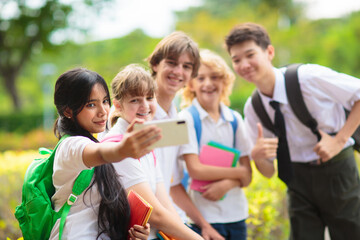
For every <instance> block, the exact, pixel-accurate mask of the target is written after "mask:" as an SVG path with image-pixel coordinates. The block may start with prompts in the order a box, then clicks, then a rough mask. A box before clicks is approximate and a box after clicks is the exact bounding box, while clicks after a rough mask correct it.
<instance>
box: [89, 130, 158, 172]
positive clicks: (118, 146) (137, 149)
mask: <svg viewBox="0 0 360 240" xmlns="http://www.w3.org/2000/svg"><path fill="white" fill-rule="evenodd" d="M160 138H161V129H159V128H157V127H155V126H149V127H146V128H144V129H141V130H138V131H133V132H130V133H128V132H127V133H125V135H124V138H123V139H122V140H121V141H120V142H116V143H115V142H104V143H90V144H88V145H86V147H85V149H84V151H83V161H84V164H85V165H86V166H88V167H94V166H98V165H101V164H106V163H112V162H119V161H121V160H123V159H125V158H128V157H131V158H134V159H138V158H140V157H142V156H144V155H145V154H147V153H149V152H150V151H151V149H150V148H149V147H150V146H151V145H152V144H153V143H155V142H156V141H158V140H160Z"/></svg>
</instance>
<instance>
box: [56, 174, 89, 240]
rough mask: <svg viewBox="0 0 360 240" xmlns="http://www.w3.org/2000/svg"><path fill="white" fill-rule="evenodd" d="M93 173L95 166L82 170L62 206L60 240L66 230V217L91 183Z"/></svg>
mask: <svg viewBox="0 0 360 240" xmlns="http://www.w3.org/2000/svg"><path fill="white" fill-rule="evenodd" d="M93 175H94V168H92V169H89V170H83V171H81V172H80V174H79V176H78V177H77V178H76V180H75V183H74V186H73V188H72V193H71V194H70V195H69V198H68V200H67V201H66V202H65V203H64V205H63V207H62V211H61V212H62V213H61V220H60V226H59V240H61V236H62V234H63V231H64V226H65V221H66V217H67V215H68V214H69V211H70V208H71V206H72V205H73V204H74V203H75V202H76V200H77V198H78V196H79V195H80V194H82V193H83V192H84V191H85V189H86V188H87V187H88V186H89V185H90V183H91V179H92V177H93Z"/></svg>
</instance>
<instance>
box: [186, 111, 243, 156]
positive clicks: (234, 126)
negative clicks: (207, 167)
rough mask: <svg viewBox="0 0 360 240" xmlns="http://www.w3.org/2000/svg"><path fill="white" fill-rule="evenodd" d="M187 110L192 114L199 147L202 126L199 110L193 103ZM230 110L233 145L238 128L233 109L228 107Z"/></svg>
mask: <svg viewBox="0 0 360 240" xmlns="http://www.w3.org/2000/svg"><path fill="white" fill-rule="evenodd" d="M187 110H188V111H189V112H190V113H191V116H192V118H193V120H194V128H195V132H196V139H197V142H198V146H199V148H200V140H201V133H202V126H201V120H200V114H199V111H198V110H197V109H196V107H195V106H194V105H191V106H190V107H188V108H187ZM230 111H231V114H232V115H233V120H232V121H231V122H230V123H231V126H232V129H233V133H234V143H233V145H234V147H235V134H236V130H237V128H238V122H237V119H236V117H235V113H234V110H231V109H230ZM199 150H200V149H199Z"/></svg>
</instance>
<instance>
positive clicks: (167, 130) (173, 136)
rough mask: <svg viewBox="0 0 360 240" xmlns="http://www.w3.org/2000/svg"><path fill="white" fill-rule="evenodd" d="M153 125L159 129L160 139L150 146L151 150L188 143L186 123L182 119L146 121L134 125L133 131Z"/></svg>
mask: <svg viewBox="0 0 360 240" xmlns="http://www.w3.org/2000/svg"><path fill="white" fill-rule="evenodd" d="M153 125H155V126H157V127H159V128H161V135H162V138H161V139H160V140H159V141H157V142H156V143H154V144H153V145H151V147H152V148H158V147H167V146H176V145H182V144H187V143H189V134H188V128H187V122H186V120H184V119H165V120H154V121H148V122H144V123H143V124H135V125H134V130H138V129H142V128H144V127H146V126H153Z"/></svg>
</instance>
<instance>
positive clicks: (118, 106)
mask: <svg viewBox="0 0 360 240" xmlns="http://www.w3.org/2000/svg"><path fill="white" fill-rule="evenodd" d="M113 104H114V106H115V108H116V109H118V110H121V104H120V102H119V100H116V99H113Z"/></svg>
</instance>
